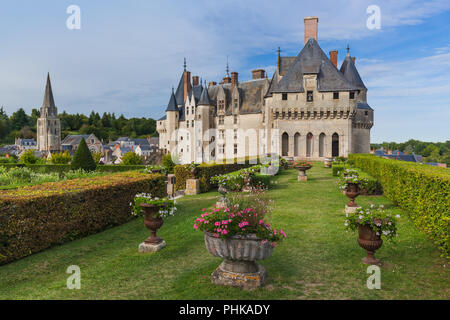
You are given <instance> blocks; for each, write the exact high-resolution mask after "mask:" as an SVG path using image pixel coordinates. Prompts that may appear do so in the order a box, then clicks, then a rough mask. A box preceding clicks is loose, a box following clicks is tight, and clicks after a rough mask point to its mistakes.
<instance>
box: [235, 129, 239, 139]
mask: <svg viewBox="0 0 450 320" xmlns="http://www.w3.org/2000/svg"><path fill="white" fill-rule="evenodd" d="M237 135H238V133H237V129H234V139H237Z"/></svg>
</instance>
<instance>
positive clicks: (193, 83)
mask: <svg viewBox="0 0 450 320" xmlns="http://www.w3.org/2000/svg"><path fill="white" fill-rule="evenodd" d="M198 79H199V78H198V76H193V77H192V86H193V87H195V86H198Z"/></svg>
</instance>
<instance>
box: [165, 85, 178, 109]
mask: <svg viewBox="0 0 450 320" xmlns="http://www.w3.org/2000/svg"><path fill="white" fill-rule="evenodd" d="M166 111H178V107H177V100H176V99H175V93H174V92H173V87H172V94H171V95H170V100H169V104H168V105H167V109H166Z"/></svg>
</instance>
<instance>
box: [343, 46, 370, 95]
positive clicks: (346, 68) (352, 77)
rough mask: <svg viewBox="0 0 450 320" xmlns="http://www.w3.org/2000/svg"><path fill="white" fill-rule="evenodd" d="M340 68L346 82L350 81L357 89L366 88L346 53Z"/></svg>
mask: <svg viewBox="0 0 450 320" xmlns="http://www.w3.org/2000/svg"><path fill="white" fill-rule="evenodd" d="M340 70H341V72H342V74H343V75H344V77H345V78H346V79H347V80H348V82H350V83H351V84H352V85H353V86H354V87H356V88H358V89H367V88H366V86H365V85H364V82H363V81H362V80H361V77H360V76H359V73H358V70H357V69H356V66H355V64H354V63H353V60H352V58H351V57H350V55H348V54H347V56H346V57H345V59H344V62H343V63H342V66H341V69H340Z"/></svg>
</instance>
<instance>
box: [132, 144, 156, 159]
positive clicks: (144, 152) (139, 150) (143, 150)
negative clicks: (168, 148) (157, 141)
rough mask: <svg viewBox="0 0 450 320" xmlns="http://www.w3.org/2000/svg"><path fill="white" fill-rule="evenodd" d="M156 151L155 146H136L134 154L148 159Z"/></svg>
mask: <svg viewBox="0 0 450 320" xmlns="http://www.w3.org/2000/svg"><path fill="white" fill-rule="evenodd" d="M157 150H158V148H157V147H155V146H150V145H138V146H137V147H136V149H135V150H134V152H135V153H136V154H137V155H140V156H141V157H148V156H150V155H151V154H152V153H155V152H156V151H157Z"/></svg>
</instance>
